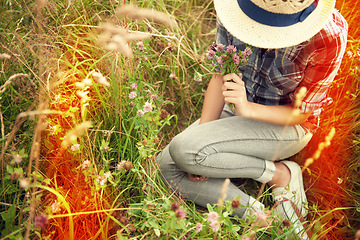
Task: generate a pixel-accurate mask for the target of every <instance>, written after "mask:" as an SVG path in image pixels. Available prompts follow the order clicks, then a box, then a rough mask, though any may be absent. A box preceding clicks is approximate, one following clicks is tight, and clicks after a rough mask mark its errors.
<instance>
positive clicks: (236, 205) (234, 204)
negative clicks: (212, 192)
mask: <svg viewBox="0 0 360 240" xmlns="http://www.w3.org/2000/svg"><path fill="white" fill-rule="evenodd" d="M231 206H232V208H233V209H237V208H239V207H240V200H239V199H233V200H232V202H231Z"/></svg>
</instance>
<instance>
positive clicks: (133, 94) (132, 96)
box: [129, 92, 137, 99]
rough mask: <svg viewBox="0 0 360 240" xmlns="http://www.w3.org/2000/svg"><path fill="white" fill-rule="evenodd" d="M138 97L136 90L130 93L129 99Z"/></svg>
mask: <svg viewBox="0 0 360 240" xmlns="http://www.w3.org/2000/svg"><path fill="white" fill-rule="evenodd" d="M136 97H137V94H136V92H130V93H129V99H134V98H136Z"/></svg>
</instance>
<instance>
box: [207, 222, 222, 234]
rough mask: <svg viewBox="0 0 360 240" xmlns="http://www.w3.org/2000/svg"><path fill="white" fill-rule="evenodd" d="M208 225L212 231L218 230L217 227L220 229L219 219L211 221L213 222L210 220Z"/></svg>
mask: <svg viewBox="0 0 360 240" xmlns="http://www.w3.org/2000/svg"><path fill="white" fill-rule="evenodd" d="M209 226H210V227H211V229H212V230H213V231H214V232H217V231H219V229H220V223H219V221H217V220H216V221H213V222H211V223H210V224H209Z"/></svg>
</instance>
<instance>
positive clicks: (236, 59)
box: [232, 54, 240, 65]
mask: <svg viewBox="0 0 360 240" xmlns="http://www.w3.org/2000/svg"><path fill="white" fill-rule="evenodd" d="M232 60H233V62H234V63H235V64H236V65H237V64H239V63H240V57H239V56H238V55H237V54H234V55H232Z"/></svg>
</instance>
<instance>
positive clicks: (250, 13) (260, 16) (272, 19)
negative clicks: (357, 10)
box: [214, 0, 335, 48]
mask: <svg viewBox="0 0 360 240" xmlns="http://www.w3.org/2000/svg"><path fill="white" fill-rule="evenodd" d="M214 5H215V10H216V13H217V16H218V17H219V19H220V21H221V23H222V24H223V25H224V26H225V28H226V29H227V30H228V31H229V32H230V33H231V34H232V35H233V36H234V37H236V38H238V39H239V40H241V41H243V42H245V43H247V44H250V45H252V46H255V47H260V48H283V47H290V46H294V45H297V44H299V43H302V42H304V41H306V40H308V39H310V38H311V37H313V36H314V35H315V34H316V33H318V32H319V31H320V30H321V29H322V28H323V27H324V26H325V24H326V23H327V22H328V21H329V19H330V16H331V14H332V11H333V9H334V6H335V0H315V1H314V0H214Z"/></svg>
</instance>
